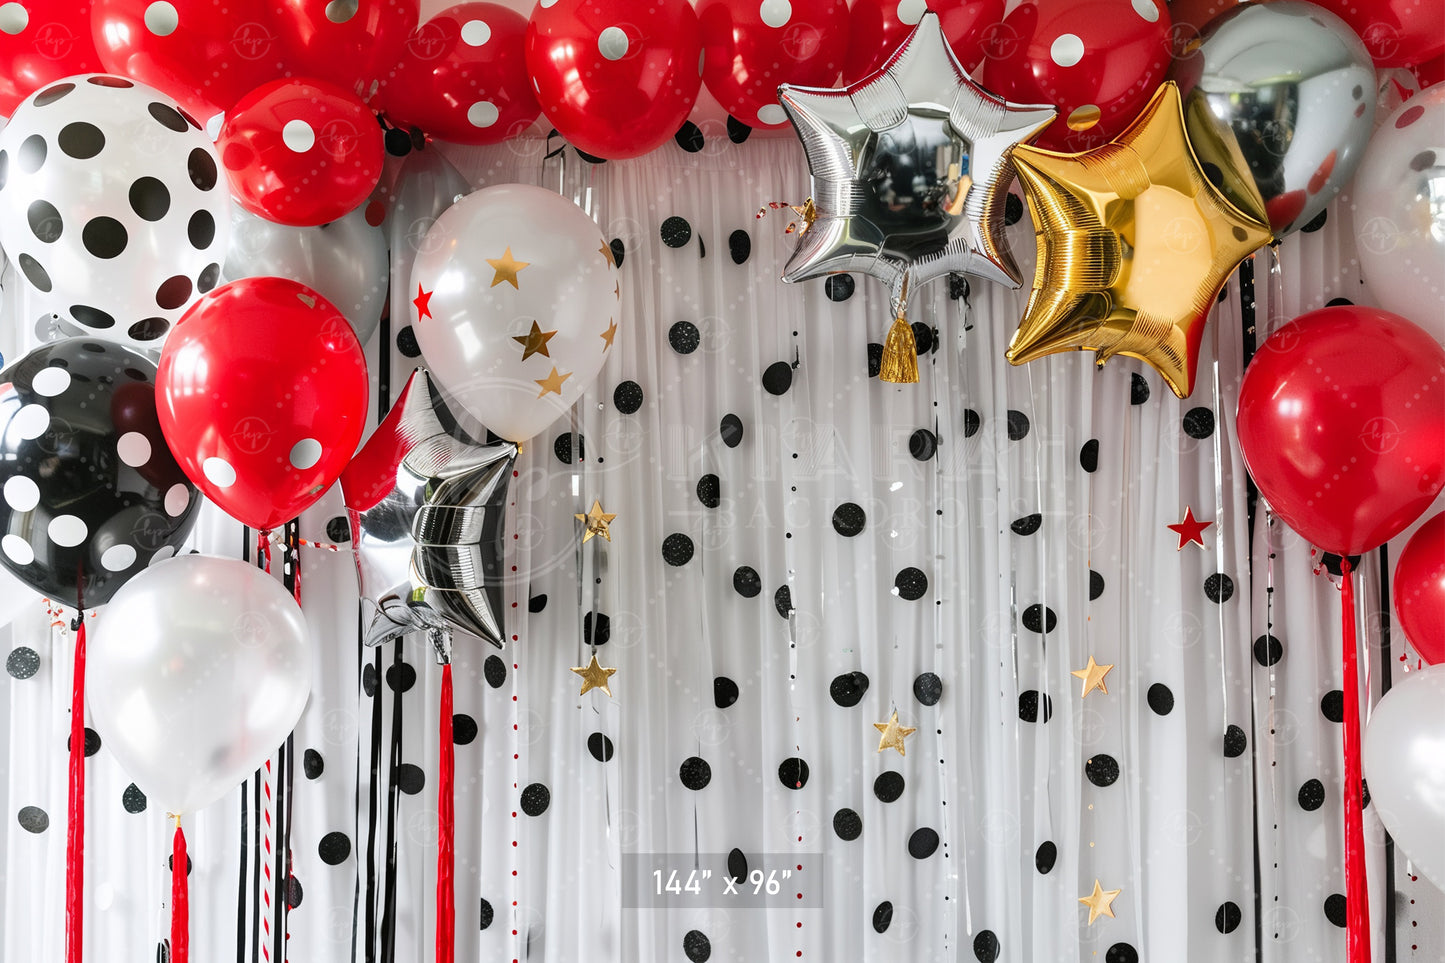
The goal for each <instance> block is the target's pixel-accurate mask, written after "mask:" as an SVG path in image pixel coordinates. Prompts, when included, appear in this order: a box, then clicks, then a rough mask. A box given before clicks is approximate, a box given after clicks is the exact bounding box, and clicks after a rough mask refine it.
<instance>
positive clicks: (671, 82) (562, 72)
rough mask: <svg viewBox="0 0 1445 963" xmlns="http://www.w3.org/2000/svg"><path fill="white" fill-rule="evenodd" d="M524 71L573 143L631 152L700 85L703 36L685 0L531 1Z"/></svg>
mask: <svg viewBox="0 0 1445 963" xmlns="http://www.w3.org/2000/svg"><path fill="white" fill-rule="evenodd" d="M527 70H528V72H529V73H531V75H532V78H533V81H534V82H535V83H536V85H537V86H536V90H537V99H538V100H539V101H541V103H542V112H543V113H545V114H546V115H547V120H548V121H550V122H551V124H552V126H553V127H555V128H557V131H558V133H560V134H561V135H562V136H563V137H565V138H567V140H568V141H569V142H570V143H571V144H572V145H573V146H574V147H576V148H577V149H578V150H580V151H584V152H586V153H588V154H593V155H596V156H598V157H603V158H606V159H608V160H616V159H621V158H625V157H637V156H639V155H641V154H646V153H647V152H648V151H650V150H652V149H653V148H654V147H657V146H658V145H660V144H662V143H663V142H664V141H666V140H667V139H668V138H669V137H671V136H672V135H673V134H674V133H676V132H677V129H678V128H679V127H681V126H682V122H683V121H684V120H686V119H687V115H688V112H689V111H690V110H692V105H693V103H694V102H696V100H697V93H698V90H699V89H700V87H701V84H702V39H701V35H700V33H699V31H698V25H697V14H695V13H694V12H693V9H692V5H691V4H689V3H688V2H687V0H651V2H650V3H649V4H647V5H645V6H644V5H642V4H638V3H635V2H634V0H569V2H567V3H557V4H554V5H552V6H545V5H542V4H539V5H538V6H537V8H536V9H535V10H533V11H532V19H531V21H530V22H529V23H528V24H527Z"/></svg>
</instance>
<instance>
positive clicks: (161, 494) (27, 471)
mask: <svg viewBox="0 0 1445 963" xmlns="http://www.w3.org/2000/svg"><path fill="white" fill-rule="evenodd" d="M155 373H156V369H155V366H154V365H153V364H151V362H150V361H149V360H147V359H146V358H145V357H144V356H142V355H141V354H139V353H137V352H135V351H132V350H130V349H128V348H125V347H122V346H121V345H118V344H115V343H113V342H109V341H100V340H95V339H91V338H72V339H68V340H65V341H61V342H57V343H55V344H50V345H45V346H42V347H40V348H37V349H36V350H35V351H33V352H31V353H30V354H28V355H26V356H25V357H24V358H22V359H21V360H20V361H18V362H16V363H15V364H13V365H11V366H10V367H9V368H8V369H6V370H5V371H4V372H3V373H0V531H3V532H5V534H4V536H3V537H0V564H3V565H4V566H5V567H6V568H7V569H9V570H10V571H11V572H13V573H14V574H15V575H16V576H17V577H19V578H20V580H21V581H23V582H25V583H26V584H27V585H29V586H30V587H31V588H33V589H35V590H36V591H37V592H40V593H41V594H42V595H44V596H45V597H47V598H50V599H54V600H56V601H60V602H64V603H65V604H67V605H72V606H78V607H84V608H92V607H94V606H96V605H100V604H102V603H104V602H105V601H107V600H108V599H109V598H110V597H111V596H112V595H113V594H115V591H116V589H118V588H120V586H121V585H123V584H124V583H125V582H126V580H127V579H129V578H130V577H131V576H133V575H135V574H136V573H137V572H140V571H142V570H143V569H144V568H145V567H146V566H147V565H149V564H150V563H151V562H153V561H156V560H158V559H162V558H169V557H170V556H172V555H174V554H175V553H176V551H177V549H179V548H180V546H181V543H182V542H184V541H185V538H186V536H187V534H188V533H189V532H190V529H191V525H192V523H193V522H194V520H195V516H196V513H197V510H198V509H199V507H200V498H199V495H198V493H197V491H196V489H195V486H194V485H192V484H191V482H190V480H189V479H187V478H186V476H185V475H184V474H183V473H182V472H181V468H180V466H179V465H178V464H176V460H175V458H174V457H172V455H171V452H170V449H168V448H167V447H166V441H165V438H164V436H163V435H162V434H161V429H160V422H159V421H158V420H157V418H156V408H155Z"/></svg>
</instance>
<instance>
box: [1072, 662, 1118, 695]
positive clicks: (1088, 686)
mask: <svg viewBox="0 0 1445 963" xmlns="http://www.w3.org/2000/svg"><path fill="white" fill-rule="evenodd" d="M1113 667H1114V663H1112V662H1110V663H1109V664H1108V665H1100V664H1099V663H1097V662H1095V661H1094V657H1093V656H1092V655H1091V656H1089V664H1088V665H1086V666H1084V667H1083V668H1082V669H1075V670H1074V671H1073V672H1070V673H1069V675H1071V676H1073V677H1074V678H1076V679H1083V680H1084V687H1083V688H1084V691H1082V692H1080V693H1079V698H1081V699H1082V698H1084V697H1085V696H1087V695H1088V694H1089V693H1090V692H1093V691H1094V690H1095V689H1098V690H1099V691H1100V692H1102V693H1104V695H1108V694H1109V687H1108V686H1106V685H1104V676H1106V675H1108V674H1109V670H1110V669H1112V668H1113Z"/></svg>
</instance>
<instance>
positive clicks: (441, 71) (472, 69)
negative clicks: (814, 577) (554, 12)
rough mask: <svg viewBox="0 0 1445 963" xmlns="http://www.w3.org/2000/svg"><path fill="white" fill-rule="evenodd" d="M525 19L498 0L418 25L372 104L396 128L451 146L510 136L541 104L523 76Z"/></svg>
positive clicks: (465, 6) (455, 9)
mask: <svg viewBox="0 0 1445 963" xmlns="http://www.w3.org/2000/svg"><path fill="white" fill-rule="evenodd" d="M526 33H527V18H526V17H524V16H522V15H521V14H520V13H517V12H516V11H515V10H512V9H510V8H508V7H504V6H502V5H501V4H499V3H460V4H457V5H456V6H454V7H449V8H448V9H446V10H443V11H442V12H441V13H439V14H437V15H436V16H435V17H433V18H431V19H430V20H428V21H427V22H426V23H424V24H422V25H421V27H419V28H418V29H417V31H416V32H415V33H414V34H412V36H411V39H410V40H408V41H407V43H406V46H405V47H404V48H403V49H402V53H401V60H400V62H399V63H398V64H397V66H396V69H395V70H394V71H392V73H391V76H390V77H388V78H387V80H386V81H385V82H383V83H382V84H381V86H380V87H379V88H378V89H377V92H376V97H375V98H374V99H373V101H372V104H373V105H374V106H376V107H379V108H381V110H382V112H383V113H385V114H386V116H387V119H388V120H390V121H391V122H392V123H393V124H396V125H398V126H413V127H419V128H421V130H422V131H423V132H425V133H426V134H428V135H430V136H432V137H437V138H440V139H442V140H447V141H452V142H453V143H457V144H495V143H498V142H500V141H502V140H505V139H506V138H508V137H516V136H517V135H519V134H521V133H522V132H523V131H524V130H526V129H527V128H528V127H530V126H532V122H533V121H535V120H536V119H537V115H538V114H539V113H541V111H542V108H541V107H540V106H539V105H538V104H537V98H536V96H535V95H534V94H533V92H532V80H531V78H530V77H528V76H527V62H526V57H525V55H524V53H523V40H524V38H525V37H526Z"/></svg>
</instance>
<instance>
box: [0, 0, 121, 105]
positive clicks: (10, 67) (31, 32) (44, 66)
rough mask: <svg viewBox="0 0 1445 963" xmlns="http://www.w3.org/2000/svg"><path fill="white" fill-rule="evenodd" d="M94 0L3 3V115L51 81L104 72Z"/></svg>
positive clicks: (0, 99) (0, 15) (0, 23)
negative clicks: (94, 33) (93, 26)
mask: <svg viewBox="0 0 1445 963" xmlns="http://www.w3.org/2000/svg"><path fill="white" fill-rule="evenodd" d="M102 70H103V68H102V67H101V65H100V55H99V54H97V53H96V52H95V42H94V41H92V40H91V39H90V0H24V2H21V3H9V4H6V5H5V6H3V7H0V114H4V115H5V116H6V117H9V116H10V115H11V114H12V113H14V112H15V108H16V107H17V106H19V104H20V101H22V100H24V99H25V98H26V97H28V96H30V94H32V93H34V92H35V91H37V90H39V89H40V88H41V87H44V86H45V85H46V84H48V83H50V82H51V81H52V80H59V79H60V78H61V77H69V76H72V75H74V74H91V73H101V72H102Z"/></svg>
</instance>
